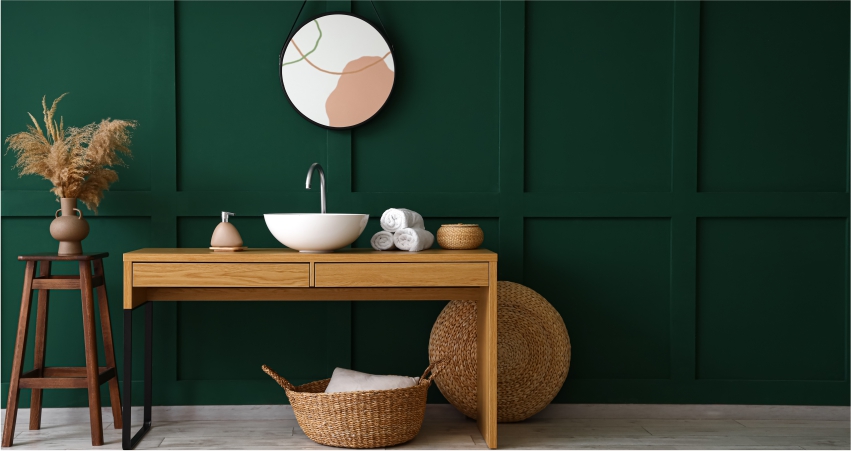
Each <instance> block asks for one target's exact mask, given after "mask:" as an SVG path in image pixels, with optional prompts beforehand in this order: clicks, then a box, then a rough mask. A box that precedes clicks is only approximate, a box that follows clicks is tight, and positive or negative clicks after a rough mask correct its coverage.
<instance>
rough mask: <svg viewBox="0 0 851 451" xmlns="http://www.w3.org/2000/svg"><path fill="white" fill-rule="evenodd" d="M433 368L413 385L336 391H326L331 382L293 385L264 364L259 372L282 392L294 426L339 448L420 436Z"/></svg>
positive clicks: (387, 443)
mask: <svg viewBox="0 0 851 451" xmlns="http://www.w3.org/2000/svg"><path fill="white" fill-rule="evenodd" d="M432 367H433V365H432V366H429V368H428V369H426V371H425V373H423V377H421V378H420V383H419V384H417V385H415V386H413V387H407V388H396V389H393V390H371V391H355V392H338V393H325V388H326V387H327V386H328V382H330V381H331V379H323V380H321V381H315V382H309V383H307V384H304V385H299V386H297V387H296V386H293V385H292V384H290V383H289V381H287V380H286V379H284V378H283V377H281V376H280V375H278V373H276V372H275V371H273V370H272V369H270V368H269V367H268V366H266V365H263V367H262V368H263V371H264V372H265V373H266V374H268V375H269V376H271V377H272V379H275V381H276V382H277V383H278V385H280V386H281V387H283V388H284V390H285V391H286V393H287V398H289V400H290V404H291V405H292V407H293V412H294V413H295V418H296V420H297V421H298V425H299V426H300V427H301V429H302V430H303V431H304V434H305V435H306V436H307V437H309V438H310V439H311V440H313V441H314V442H316V443H320V444H322V445H329V446H337V447H341V448H382V447H385V446H392V445H398V444H400V443H405V442H407V441H409V440H411V439H413V438H414V437H416V435H417V433H419V432H420V427H421V426H422V424H423V415H425V406H426V395H427V394H428V388H429V386H431V379H432V377H434V374H435V373H434V372H433V373H432V374H431V376H430V377H428V378H426V375H427V374H428V372H429V371H430V370H431V369H432Z"/></svg>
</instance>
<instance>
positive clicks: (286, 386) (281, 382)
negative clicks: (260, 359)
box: [260, 365, 295, 390]
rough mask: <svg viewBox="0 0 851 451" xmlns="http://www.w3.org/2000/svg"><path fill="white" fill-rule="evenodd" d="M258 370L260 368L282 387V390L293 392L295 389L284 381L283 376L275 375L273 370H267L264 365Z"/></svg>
mask: <svg viewBox="0 0 851 451" xmlns="http://www.w3.org/2000/svg"><path fill="white" fill-rule="evenodd" d="M260 368H262V369H263V372H264V373H266V374H268V375H269V376H270V377H271V378H272V379H275V382H277V383H278V385H280V386H281V387H283V388H284V390H295V387H293V384H291V383H290V381H288V380H286V379H284V378H283V376H281V375H280V374H278V373H276V372H275V370H273V369H272V368H269V367H268V366H266V365H263V366H261V367H260Z"/></svg>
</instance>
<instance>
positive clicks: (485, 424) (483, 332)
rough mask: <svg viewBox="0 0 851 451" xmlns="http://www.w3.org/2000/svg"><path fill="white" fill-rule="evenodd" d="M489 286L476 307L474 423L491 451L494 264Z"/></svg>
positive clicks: (494, 361)
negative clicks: (475, 416)
mask: <svg viewBox="0 0 851 451" xmlns="http://www.w3.org/2000/svg"><path fill="white" fill-rule="evenodd" d="M489 273H490V283H489V284H488V287H487V288H486V289H483V291H484V290H487V291H486V293H487V296H482V298H481V299H479V301H478V303H477V310H476V323H477V325H478V329H477V331H476V340H477V353H476V363H477V365H478V379H479V380H478V385H477V386H476V395H477V397H478V400H477V401H478V408H479V417H478V419H477V423H478V426H479V431H481V433H482V437H483V438H484V439H485V443H487V445H488V448H491V449H494V448H496V446H497V442H496V418H497V417H496V406H497V399H496V387H497V385H496V378H497V343H496V337H497V331H496V327H497V326H496V325H497V314H496V313H497V310H496V309H497V297H496V296H497V284H496V282H497V280H496V274H497V273H496V262H491V263H490V267H489Z"/></svg>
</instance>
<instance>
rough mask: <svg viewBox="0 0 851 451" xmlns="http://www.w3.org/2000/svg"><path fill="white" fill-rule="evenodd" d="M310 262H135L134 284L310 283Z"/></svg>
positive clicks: (274, 284) (162, 285)
mask: <svg viewBox="0 0 851 451" xmlns="http://www.w3.org/2000/svg"><path fill="white" fill-rule="evenodd" d="M309 282H310V265H309V264H308V263H134V264H133V286H134V287H307V286H309Z"/></svg>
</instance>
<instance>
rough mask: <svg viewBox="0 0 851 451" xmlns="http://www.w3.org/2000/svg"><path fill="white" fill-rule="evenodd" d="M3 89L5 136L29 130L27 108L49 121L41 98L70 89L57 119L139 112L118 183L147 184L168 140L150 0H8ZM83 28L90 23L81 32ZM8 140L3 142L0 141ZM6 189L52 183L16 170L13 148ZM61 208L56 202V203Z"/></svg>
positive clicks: (6, 156)
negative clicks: (157, 85) (160, 119)
mask: <svg viewBox="0 0 851 451" xmlns="http://www.w3.org/2000/svg"><path fill="white" fill-rule="evenodd" d="M2 10H3V14H2V16H3V18H2V26H0V29H2V36H0V41H2V49H1V50H2V54H3V62H4V63H6V64H4V65H3V66H4V69H3V85H4V87H7V89H4V90H3V96H2V99H0V116H2V123H0V125H2V136H3V137H4V138H5V137H7V136H9V135H11V134H13V133H17V132H22V131H26V129H27V128H26V127H27V125H32V122H31V121H30V118H29V116H27V112H29V113H32V115H33V116H34V117H35V118H37V119H38V121H39V123H40V124H41V127H42V129H44V122H43V115H42V107H41V99H42V96H44V97H46V98H47V105H48V107H49V106H50V105H51V102H52V101H53V99H55V98H57V97H59V96H60V95H62V94H63V93H66V92H67V93H69V94H68V96H66V97H65V98H64V99H63V100H62V101H61V102H60V103H59V106H58V109H57V112H56V119H57V122H58V121H59V119H60V117H61V118H62V119H64V123H65V126H66V127H70V126H74V127H82V126H84V125H86V124H90V123H92V122H100V121H101V120H102V119H107V118H112V119H127V120H136V121H138V123H139V126H138V128H137V129H136V130H135V131H134V132H133V144H132V146H131V149H132V150H133V153H134V157H133V158H132V159H128V162H129V166H128V167H123V168H121V170H120V171H119V173H120V174H119V175H120V180H119V181H118V182H117V183H115V184H114V185H113V188H112V189H113V190H115V191H131V190H148V189H150V188H151V170H152V168H155V167H156V165H162V164H167V165H172V164H173V162H171V161H157V160H156V159H155V158H154V154H155V153H156V149H158V148H160V147H163V146H167V145H168V143H167V142H166V141H165V140H164V138H165V137H166V136H168V134H167V133H165V130H162V129H160V128H158V125H157V123H156V119H155V118H156V116H157V115H158V114H159V113H158V112H157V111H154V110H153V107H152V105H153V104H154V103H156V102H155V101H153V99H157V100H158V99H161V98H163V97H164V96H167V95H168V94H167V93H163V92H159V91H156V90H155V89H153V88H154V84H153V83H152V81H153V80H154V79H155V78H156V75H155V74H153V73H152V70H153V68H154V67H155V66H156V63H155V62H154V61H153V60H154V59H156V58H157V57H159V55H152V54H151V52H152V49H153V48H154V45H153V43H154V42H155V41H156V37H155V36H153V35H151V33H150V30H151V28H152V23H151V21H152V18H151V16H150V13H149V10H150V3H148V2H108V3H100V4H99V3H89V2H61V3H44V2H9V3H4V4H3V6H2ZM81 30H90V31H91V32H83V31H81ZM3 147H4V148H5V145H4V146H3ZM0 161H2V168H3V177H2V188H3V189H4V190H38V191H47V190H48V189H50V183H49V182H46V181H44V180H41V178H40V177H37V176H32V175H30V176H27V177H23V178H18V177H17V176H16V174H15V173H14V172H12V171H10V170H9V168H11V167H12V165H13V164H14V161H15V157H14V154H13V153H12V152H9V153H6V152H2V159H0ZM57 208H59V207H57Z"/></svg>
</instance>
